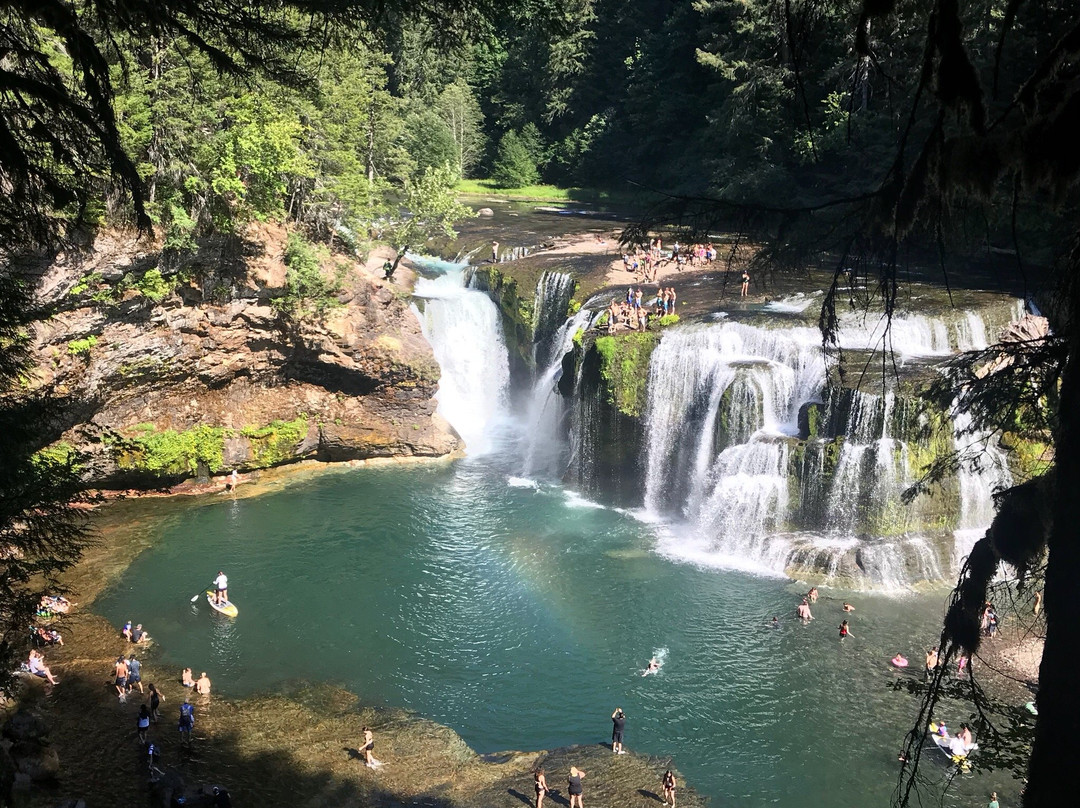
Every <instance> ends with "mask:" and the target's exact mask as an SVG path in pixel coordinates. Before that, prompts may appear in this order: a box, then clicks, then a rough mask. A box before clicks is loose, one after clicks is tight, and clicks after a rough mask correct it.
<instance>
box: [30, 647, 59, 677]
mask: <svg viewBox="0 0 1080 808" xmlns="http://www.w3.org/2000/svg"><path fill="white" fill-rule="evenodd" d="M26 666H27V667H28V668H29V669H30V673H32V674H34V676H40V677H41V678H42V679H47V680H48V682H49V684H50V685H55V684H59V682H60V680H59V679H56V678H54V677H53V675H52V671H50V670H49V668H48V666H47V665H46V664H45V657H44V655H43V654H42V653H41V652H40V651H31V652H30V659H29V660H28V661H27V663H26Z"/></svg>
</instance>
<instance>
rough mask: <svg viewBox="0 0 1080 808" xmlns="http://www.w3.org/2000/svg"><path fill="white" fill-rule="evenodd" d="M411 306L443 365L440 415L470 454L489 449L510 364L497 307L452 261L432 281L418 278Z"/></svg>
mask: <svg viewBox="0 0 1080 808" xmlns="http://www.w3.org/2000/svg"><path fill="white" fill-rule="evenodd" d="M414 296H415V297H417V298H419V299H420V300H421V301H422V302H423V305H422V307H421V306H420V305H417V304H415V303H414V304H413V306H412V310H413V313H414V314H415V315H416V317H417V319H418V320H419V321H420V327H421V329H422V330H423V332H424V336H425V337H426V338H427V341H428V342H429V343H430V344H431V348H432V350H433V351H434V353H435V359H436V360H437V361H438V363H439V367H440V368H441V369H442V376H441V378H440V379H439V392H438V393H436V395H435V398H436V400H437V401H438V402H439V413H440V414H441V415H442V416H443V417H444V418H445V419H446V420H447V421H449V422H450V424H451V425H453V427H454V429H456V430H457V432H458V434H459V435H460V436H461V438H462V440H464V441H465V448H466V451H467V452H468V453H469V454H483V453H485V452H487V451H489V450H490V449H491V445H490V429H489V427H490V426H491V424H492V422H493V420H494V419H495V418H496V416H498V415H499V414H501V413H502V412H503V409H504V407H505V401H506V393H507V386H508V384H509V381H510V364H509V359H508V356H507V349H506V342H505V340H504V339H503V333H502V317H501V316H500V314H499V310H498V308H497V307H496V306H495V304H494V303H492V302H491V300H489V299H488V296H487V295H485V294H484V293H483V292H479V291H475V290H472V289H469V288H467V287H466V285H465V268H464V267H463V266H460V265H456V266H454V267H452V268H447V271H446V272H445V274H443V275H441V276H439V277H436V278H434V279H429V278H420V279H419V280H418V281H417V283H416V289H415V291H414Z"/></svg>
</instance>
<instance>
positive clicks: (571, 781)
mask: <svg viewBox="0 0 1080 808" xmlns="http://www.w3.org/2000/svg"><path fill="white" fill-rule="evenodd" d="M584 776H585V772H583V771H582V770H581V769H579V768H578V767H577V766H571V767H570V776H569V777H567V778H566V790H567V791H569V792H570V808H574V806H575V805H576V806H577V808H583V806H582V804H581V793H582V788H581V778H582V777H584ZM575 800H577V802H575Z"/></svg>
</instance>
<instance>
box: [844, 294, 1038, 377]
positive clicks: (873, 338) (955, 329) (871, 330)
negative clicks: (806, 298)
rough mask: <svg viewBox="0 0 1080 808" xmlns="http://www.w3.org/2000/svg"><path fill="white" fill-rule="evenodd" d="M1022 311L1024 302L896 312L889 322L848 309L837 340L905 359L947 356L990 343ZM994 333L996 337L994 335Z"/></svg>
mask: <svg viewBox="0 0 1080 808" xmlns="http://www.w3.org/2000/svg"><path fill="white" fill-rule="evenodd" d="M1018 310H1019V311H1020V312H1021V313H1022V311H1023V302H1022V301H1019V300H1010V302H1009V304H1008V305H1000V304H999V305H997V306H993V307H981V308H978V309H967V310H954V311H949V312H947V313H946V314H942V315H925V314H895V315H893V318H892V322H891V323H889V324H888V334H886V331H885V329H886V322H887V321H886V319H885V317H884V315H882V314H881V313H880V312H866V313H857V314H856V313H847V314H844V315H842V316H841V317H840V330H839V333H838V334H837V342H838V344H839V346H840V347H841V348H844V349H845V350H854V351H863V350H873V351H880V350H881V349H882V347H884V348H886V349H892V351H893V352H894V354H895V355H896V357H897V359H898V360H900V361H901V362H904V361H906V360H908V359H913V358H918V357H936V356H948V355H950V354H953V353H958V352H961V351H977V350H982V349H983V348H986V347H987V346H989V345H990V344H991V343H992V342H993V341H994V340H995V339H996V336H997V333H998V332H1000V331H1001V329H1002V328H1004V327H1005V326H1007V325H1008V324H1009V323H1010V322H1012V321H1013V320H1015V319H1017V318H1018V314H1017V312H1018ZM991 335H993V338H991Z"/></svg>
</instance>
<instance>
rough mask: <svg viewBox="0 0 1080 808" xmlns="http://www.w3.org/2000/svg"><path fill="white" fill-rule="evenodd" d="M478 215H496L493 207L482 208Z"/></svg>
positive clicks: (477, 212)
mask: <svg viewBox="0 0 1080 808" xmlns="http://www.w3.org/2000/svg"><path fill="white" fill-rule="evenodd" d="M476 215H477V216H494V215H495V211H493V210H492V209H491V208H480V210H478V211H476Z"/></svg>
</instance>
